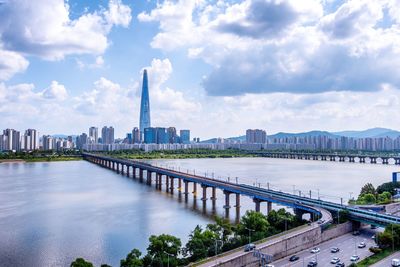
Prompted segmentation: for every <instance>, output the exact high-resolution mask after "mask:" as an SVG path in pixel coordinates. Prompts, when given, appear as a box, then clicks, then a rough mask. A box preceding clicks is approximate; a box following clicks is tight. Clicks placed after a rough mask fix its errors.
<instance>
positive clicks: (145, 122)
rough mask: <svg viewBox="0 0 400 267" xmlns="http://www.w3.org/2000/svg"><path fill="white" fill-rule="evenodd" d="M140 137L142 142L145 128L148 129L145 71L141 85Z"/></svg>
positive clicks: (148, 106) (148, 103)
mask: <svg viewBox="0 0 400 267" xmlns="http://www.w3.org/2000/svg"><path fill="white" fill-rule="evenodd" d="M139 124H140V125H139V128H140V135H141V138H142V140H143V133H144V129H145V128H149V127H150V99H149V84H148V78H147V70H146V69H145V70H144V71H143V83H142V98H141V102H140V122H139Z"/></svg>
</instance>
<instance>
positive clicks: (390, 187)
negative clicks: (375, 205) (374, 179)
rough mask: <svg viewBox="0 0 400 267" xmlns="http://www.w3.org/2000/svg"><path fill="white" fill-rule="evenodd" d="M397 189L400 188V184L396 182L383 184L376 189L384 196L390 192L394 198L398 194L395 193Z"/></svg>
mask: <svg viewBox="0 0 400 267" xmlns="http://www.w3.org/2000/svg"><path fill="white" fill-rule="evenodd" d="M396 188H400V182H396V183H393V182H388V183H383V184H381V185H380V186H378V187H377V188H376V191H377V192H378V193H379V194H382V193H383V192H385V191H386V192H389V193H390V194H391V195H392V196H393V195H394V194H395V193H396V192H395V189H396Z"/></svg>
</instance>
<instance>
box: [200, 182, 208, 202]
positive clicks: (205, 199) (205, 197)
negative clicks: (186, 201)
mask: <svg viewBox="0 0 400 267" xmlns="http://www.w3.org/2000/svg"><path fill="white" fill-rule="evenodd" d="M201 188H202V189H203V197H202V198H201V200H203V202H206V201H207V186H206V185H203V184H202V185H201Z"/></svg>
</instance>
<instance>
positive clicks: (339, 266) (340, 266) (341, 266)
mask: <svg viewBox="0 0 400 267" xmlns="http://www.w3.org/2000/svg"><path fill="white" fill-rule="evenodd" d="M344 266H346V265H344V263H343V262H338V263H336V267H344Z"/></svg>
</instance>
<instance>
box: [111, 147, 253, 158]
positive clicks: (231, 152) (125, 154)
mask: <svg viewBox="0 0 400 267" xmlns="http://www.w3.org/2000/svg"><path fill="white" fill-rule="evenodd" d="M107 155H109V156H113V157H117V158H124V159H199V158H244V157H260V155H257V154H254V153H252V152H248V151H244V150H238V149H227V150H211V149H185V150H162V151H151V152H145V151H142V150H124V151H112V152H108V153H107Z"/></svg>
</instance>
